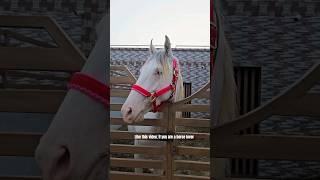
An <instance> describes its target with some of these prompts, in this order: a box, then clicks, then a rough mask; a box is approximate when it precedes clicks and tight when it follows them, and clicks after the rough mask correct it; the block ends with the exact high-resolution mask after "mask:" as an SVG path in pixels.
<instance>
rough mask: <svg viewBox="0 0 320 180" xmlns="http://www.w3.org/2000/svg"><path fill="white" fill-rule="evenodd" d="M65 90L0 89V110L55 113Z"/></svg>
mask: <svg viewBox="0 0 320 180" xmlns="http://www.w3.org/2000/svg"><path fill="white" fill-rule="evenodd" d="M65 94H66V91H63V90H13V89H4V90H0V99H1V101H0V112H34V113H56V111H57V110H58V108H59V106H60V104H61V103H62V101H63V99H64V96H65Z"/></svg>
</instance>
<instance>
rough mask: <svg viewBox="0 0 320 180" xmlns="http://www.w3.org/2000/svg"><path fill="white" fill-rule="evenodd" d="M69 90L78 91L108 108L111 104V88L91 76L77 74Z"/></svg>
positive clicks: (71, 81)
mask: <svg viewBox="0 0 320 180" xmlns="http://www.w3.org/2000/svg"><path fill="white" fill-rule="evenodd" d="M67 87H68V89H76V90H78V91H81V92H83V93H85V94H86V95H88V96H90V97H92V98H94V99H96V100H97V101H99V102H101V103H102V104H104V105H105V107H106V108H107V107H108V106H109V102H110V90H109V87H108V86H107V85H105V84H103V83H102V82H100V81H98V80H96V79H94V78H93V77H90V76H89V75H86V74H83V73H80V72H76V73H74V74H73V76H72V77H71V79H70V81H69V83H68V85H67Z"/></svg>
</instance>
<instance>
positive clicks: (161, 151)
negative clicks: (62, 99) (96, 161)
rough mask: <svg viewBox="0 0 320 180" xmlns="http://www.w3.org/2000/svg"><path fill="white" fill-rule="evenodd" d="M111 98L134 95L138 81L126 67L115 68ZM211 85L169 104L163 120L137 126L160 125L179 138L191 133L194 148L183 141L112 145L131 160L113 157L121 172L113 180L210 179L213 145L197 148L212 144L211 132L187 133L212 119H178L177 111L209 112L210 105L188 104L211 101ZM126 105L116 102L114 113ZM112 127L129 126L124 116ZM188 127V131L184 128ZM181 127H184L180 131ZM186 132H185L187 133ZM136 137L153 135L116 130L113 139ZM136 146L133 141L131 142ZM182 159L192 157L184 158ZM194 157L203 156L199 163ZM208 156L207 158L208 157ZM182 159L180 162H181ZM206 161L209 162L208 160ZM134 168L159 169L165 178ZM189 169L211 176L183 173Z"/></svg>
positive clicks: (117, 118) (206, 125) (113, 67)
mask: <svg viewBox="0 0 320 180" xmlns="http://www.w3.org/2000/svg"><path fill="white" fill-rule="evenodd" d="M110 80H111V81H110V82H111V98H114V97H118V98H123V99H124V98H126V97H127V96H128V94H129V92H130V87H131V85H132V84H134V83H135V82H136V79H135V78H134V76H133V75H132V73H131V72H130V71H129V70H128V69H127V68H126V67H125V66H111V79H110ZM208 90H209V84H206V85H205V86H204V87H203V88H201V89H200V90H199V91H198V92H196V93H194V94H193V95H191V96H190V97H187V98H185V99H183V100H181V101H179V102H176V103H173V104H170V105H168V106H167V107H165V108H164V110H163V113H164V115H163V118H162V119H147V120H144V121H143V122H141V123H137V124H133V125H143V126H157V127H162V128H163V129H165V131H164V132H165V133H170V134H171V133H174V134H176V135H179V134H180V135H182V134H188V135H193V136H194V140H192V142H193V143H192V142H191V141H190V140H189V144H190V143H191V144H192V145H193V146H191V145H188V142H186V144H183V143H182V141H180V142H179V140H172V141H167V143H166V145H165V146H161V147H160V146H136V145H128V144H123V143H122V144H120V143H117V144H115V143H114V144H111V145H110V150H111V153H129V154H131V156H130V155H129V157H128V156H127V157H124V156H122V157H112V158H111V167H118V169H117V171H111V179H112V180H125V179H130V180H134V179H144V180H149V179H150V180H156V179H159V180H160V179H161V180H171V179H175V180H182V179H183V180H188V179H192V180H197V179H209V169H210V167H209V151H210V149H209V145H208V144H207V147H196V145H197V143H194V142H200V143H198V144H200V145H203V143H202V144H201V142H206V143H208V142H209V131H207V132H205V133H199V132H185V131H186V130H190V129H194V128H208V129H209V126H210V122H209V119H207V118H194V117H193V118H176V117H175V113H176V112H207V113H208V112H209V104H192V103H191V104H187V103H188V102H190V101H192V100H195V99H208V98H209V93H210V92H209V91H208ZM121 106H122V103H116V104H115V103H112V104H111V111H119V110H120V108H121ZM111 124H112V125H124V126H125V125H126V123H124V122H123V120H122V118H121V117H111ZM181 126H182V127H188V128H181ZM177 127H180V128H179V129H180V130H178V128H177ZM183 131H184V132H183ZM135 134H139V135H142V134H147V135H148V134H150V133H139V132H137V133H135V132H128V131H120V130H113V131H111V139H112V140H113V141H115V140H119V139H121V140H133V139H134V135H135ZM186 141H187V140H186ZM131 144H132V141H131ZM133 154H146V155H157V156H160V157H162V158H163V160H150V159H144V160H142V159H139V160H138V159H134V158H133ZM182 156H186V157H189V159H188V158H185V159H181V157H182ZM192 157H202V160H201V158H199V159H200V160H199V159H198V160H194V159H192ZM205 157H207V158H205ZM179 158H180V159H179ZM204 159H205V160H204ZM119 167H122V168H127V169H126V170H128V169H130V168H131V172H124V171H121V169H119ZM133 168H155V169H162V170H164V172H165V173H164V175H162V176H160V175H154V174H148V173H135V172H133V171H132V170H133ZM187 170H189V171H190V170H193V171H198V172H201V171H206V172H207V174H202V176H200V175H194V174H192V173H191V174H189V175H185V174H181V173H178V172H183V171H187Z"/></svg>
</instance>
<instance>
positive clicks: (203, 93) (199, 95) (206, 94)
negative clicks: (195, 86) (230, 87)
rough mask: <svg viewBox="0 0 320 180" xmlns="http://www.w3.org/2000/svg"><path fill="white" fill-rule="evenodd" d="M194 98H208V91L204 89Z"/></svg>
mask: <svg viewBox="0 0 320 180" xmlns="http://www.w3.org/2000/svg"><path fill="white" fill-rule="evenodd" d="M194 98H200V99H210V91H205V92H202V93H199V94H197V95H196V96H195V97H194Z"/></svg>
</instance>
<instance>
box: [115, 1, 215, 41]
mask: <svg viewBox="0 0 320 180" xmlns="http://www.w3.org/2000/svg"><path fill="white" fill-rule="evenodd" d="M165 35H168V37H169V38H170V41H171V44H172V47H176V46H177V45H178V46H181V45H187V46H208V47H209V45H210V0H111V1H110V44H111V46H113V45H149V44H150V41H151V39H153V44H155V45H163V44H164V39H165Z"/></svg>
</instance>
